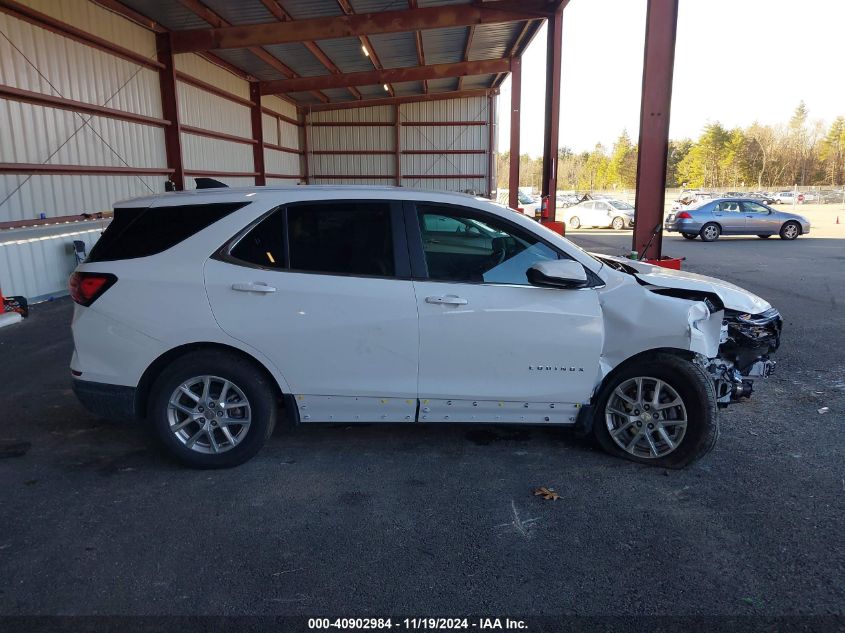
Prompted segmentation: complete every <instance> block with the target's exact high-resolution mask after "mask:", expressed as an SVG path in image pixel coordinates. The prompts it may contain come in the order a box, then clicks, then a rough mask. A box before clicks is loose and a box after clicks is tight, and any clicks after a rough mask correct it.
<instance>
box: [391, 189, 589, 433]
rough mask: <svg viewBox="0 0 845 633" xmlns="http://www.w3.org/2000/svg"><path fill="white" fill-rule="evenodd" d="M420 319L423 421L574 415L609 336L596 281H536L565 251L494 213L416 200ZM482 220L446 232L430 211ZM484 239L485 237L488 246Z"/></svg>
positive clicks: (412, 240) (411, 222)
mask: <svg viewBox="0 0 845 633" xmlns="http://www.w3.org/2000/svg"><path fill="white" fill-rule="evenodd" d="M408 206H409V211H408V214H407V215H406V227H408V231H409V232H408V239H409V248H410V249H411V256H412V264H413V265H414V266H415V270H414V274H415V276H416V275H418V276H419V277H421V278H420V279H418V280H416V281H415V282H414V287H415V291H416V300H417V308H418V310H419V318H420V367H419V394H420V396H419V397H420V416H419V419H420V421H423V422H425V421H428V422H437V421H464V422H471V421H479V422H497V421H499V422H522V421H525V422H533V423H543V422H556V423H570V422H572V421H574V418H575V415H576V413H577V407H576V406H575V405H577V404H579V403H584V402H587V401H589V398H590V394H591V392H592V389H593V386H594V384H595V380H596V377H597V375H598V365H599V358H600V356H601V346H602V339H603V325H602V318H601V308H600V307H599V302H598V297H597V293H596V291H595V290H594V289H592V288H586V289H580V290H560V289H550V288H538V287H535V286H531V285H530V284H529V283H528V281H527V279H526V274H525V273H526V271H527V270H528V268H529V267H530V266H531V265H532V264H534V263H535V262H537V261H540V260H544V259H557V258H559V257H561V256H562V254H561V253H559V252H558V251H556V250H555V249H554V248H552V247H551V246H550V245H548V244H546V243H545V242H543V241H542V240H541V239H540V238H538V237H537V236H535V235H534V234H533V233H532V232H530V231H527V230H526V229H524V228H523V227H520V226H518V225H515V224H513V223H510V222H508V221H507V220H505V219H504V218H501V217H499V216H496V215H494V214H488V213H485V212H481V211H478V210H474V209H469V208H465V207H460V206H454V205H443V204H422V203H418V204H417V205H416V206H414V205H411V204H409V205H408ZM432 217H447V218H452V219H453V220H455V221H457V223H459V224H471V225H474V226H477V227H478V228H479V231H481V232H482V233H484V234H485V236H487V237H485V238H484V240H483V241H482V240H481V239H480V238H473V237H468V236H465V235H464V236H460V237H457V238H455V239H454V240H448V241H447V240H444V239H442V238H441V236H440V235H438V234H437V233H436V232H432V231H430V230H429V228H428V227H430V226H431V221H430V218H432ZM482 245H483V246H482Z"/></svg>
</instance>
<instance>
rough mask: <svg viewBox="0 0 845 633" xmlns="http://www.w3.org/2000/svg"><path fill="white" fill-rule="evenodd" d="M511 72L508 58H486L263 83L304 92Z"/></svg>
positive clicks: (271, 89) (266, 90)
mask: <svg viewBox="0 0 845 633" xmlns="http://www.w3.org/2000/svg"><path fill="white" fill-rule="evenodd" d="M509 69H510V60H508V59H485V60H479V61H472V62H458V63H455V64H432V65H431V66H411V67H409V68H391V69H385V70H372V71H366V72H358V73H347V74H345V75H323V76H319V77H301V78H299V79H281V80H278V81H263V82H261V93H262V94H279V93H288V92H301V91H304V90H323V89H327V88H345V87H347V86H373V85H378V84H385V83H396V82H400V81H422V80H423V79H440V78H443V77H459V76H461V75H489V74H491V73H498V72H507V71H508V70H509Z"/></svg>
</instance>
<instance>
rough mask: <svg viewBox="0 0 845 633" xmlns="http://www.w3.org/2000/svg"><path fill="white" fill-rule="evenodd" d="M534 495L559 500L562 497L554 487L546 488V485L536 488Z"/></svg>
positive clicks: (547, 499) (549, 499) (548, 499)
mask: <svg viewBox="0 0 845 633" xmlns="http://www.w3.org/2000/svg"><path fill="white" fill-rule="evenodd" d="M534 496H535V497H543V499H545V500H546V501H557V500H558V499H560V495H559V494H558V493H556V492H555V491H554V488H546V487H545V486H541V487H540V488H536V489H535V490H534Z"/></svg>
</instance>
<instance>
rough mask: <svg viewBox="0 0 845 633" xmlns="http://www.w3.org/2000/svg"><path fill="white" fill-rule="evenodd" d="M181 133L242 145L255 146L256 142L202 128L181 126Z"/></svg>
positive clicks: (251, 139)
mask: <svg viewBox="0 0 845 633" xmlns="http://www.w3.org/2000/svg"><path fill="white" fill-rule="evenodd" d="M180 128H181V130H182V132H184V133H185V134H192V135H194V136H205V137H207V138H216V139H218V140H220V141H230V142H232V143H243V144H244V145H255V144H256V141H255V139H253V138H247V137H246V136H236V135H234V134H226V133H225V132H217V131H215V130H209V129H207V128H204V127H194V126H193V125H184V124H183V125H181V126H180Z"/></svg>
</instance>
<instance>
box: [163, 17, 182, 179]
mask: <svg viewBox="0 0 845 633" xmlns="http://www.w3.org/2000/svg"><path fill="white" fill-rule="evenodd" d="M156 51H157V55H158V61H159V63H160V64H161V65H162V68H161V70H159V73H158V79H159V92H160V94H161V112H162V114H163V115H164V118H165V119H168V120H169V121H170V122H171V123H170V125H168V126H167V127H166V128H164V152H165V155H166V156H167V166H168V167H169V168H170V169H172V170H173V171H172V173H171V177H170V180H171V181H172V182H173V187H174V188H175V189H176V191H182V190H183V189H184V188H185V162H184V160H183V159H182V134H181V126H180V124H179V101H178V99H179V97H178V91H177V90H176V65H175V64H174V62H173V51H172V49H171V47H170V34H169V33H157V34H156Z"/></svg>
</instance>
